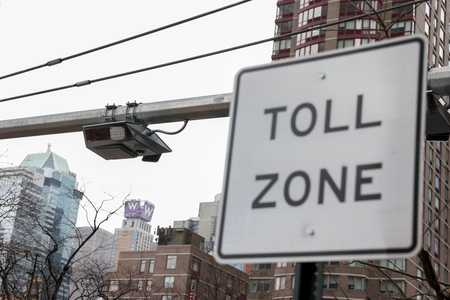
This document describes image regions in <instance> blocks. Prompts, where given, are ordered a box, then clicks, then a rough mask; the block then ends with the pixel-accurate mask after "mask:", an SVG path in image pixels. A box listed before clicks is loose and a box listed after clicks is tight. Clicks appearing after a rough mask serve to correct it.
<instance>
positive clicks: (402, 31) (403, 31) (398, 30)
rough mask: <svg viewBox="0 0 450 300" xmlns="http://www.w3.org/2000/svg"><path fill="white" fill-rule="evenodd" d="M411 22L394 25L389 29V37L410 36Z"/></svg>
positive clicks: (411, 30) (400, 22) (411, 31)
mask: <svg viewBox="0 0 450 300" xmlns="http://www.w3.org/2000/svg"><path fill="white" fill-rule="evenodd" d="M411 25H412V21H411V20H408V21H399V22H396V23H394V25H392V27H391V35H392V36H399V35H410V34H412V33H413V28H412V26H411Z"/></svg>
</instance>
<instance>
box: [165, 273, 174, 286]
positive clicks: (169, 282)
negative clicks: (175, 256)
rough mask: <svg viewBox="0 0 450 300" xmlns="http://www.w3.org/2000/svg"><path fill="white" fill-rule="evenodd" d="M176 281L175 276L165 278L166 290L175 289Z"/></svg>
mask: <svg viewBox="0 0 450 300" xmlns="http://www.w3.org/2000/svg"><path fill="white" fill-rule="evenodd" d="M174 279H175V277H173V276H164V288H173V281H174Z"/></svg>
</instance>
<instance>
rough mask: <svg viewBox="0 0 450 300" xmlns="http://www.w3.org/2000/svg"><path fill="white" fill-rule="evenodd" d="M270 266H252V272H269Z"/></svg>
mask: <svg viewBox="0 0 450 300" xmlns="http://www.w3.org/2000/svg"><path fill="white" fill-rule="evenodd" d="M270 268H271V264H253V265H252V270H253V271H258V270H270Z"/></svg>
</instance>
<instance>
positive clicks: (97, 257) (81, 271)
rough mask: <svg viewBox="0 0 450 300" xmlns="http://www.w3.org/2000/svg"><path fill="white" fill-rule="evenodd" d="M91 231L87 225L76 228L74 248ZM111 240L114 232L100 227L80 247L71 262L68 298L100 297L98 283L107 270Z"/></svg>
mask: <svg viewBox="0 0 450 300" xmlns="http://www.w3.org/2000/svg"><path fill="white" fill-rule="evenodd" d="M91 233H92V228H91V227H89V226H86V227H79V228H77V235H78V237H77V238H75V239H74V248H78V246H79V245H80V244H81V243H83V242H84V241H85V240H86V238H88V236H89V235H90V234H91ZM113 241H114V234H113V233H111V232H109V231H107V230H104V229H101V228H100V229H99V230H98V231H97V232H95V233H94V235H93V236H92V237H91V238H90V239H89V240H88V241H87V243H86V244H85V245H84V246H83V247H82V248H81V249H80V251H79V252H78V254H77V255H76V256H75V259H74V263H73V271H72V277H71V279H72V281H71V284H70V299H80V298H92V297H100V292H101V291H102V290H101V285H99V283H101V278H103V277H104V276H105V275H106V272H107V271H109V264H110V257H111V252H112V246H113ZM87 274H89V275H90V276H86V275H87ZM75 283H76V284H75ZM99 288H100V289H99ZM88 296H89V297H88Z"/></svg>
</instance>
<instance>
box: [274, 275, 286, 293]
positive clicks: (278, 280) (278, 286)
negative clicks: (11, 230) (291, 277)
mask: <svg viewBox="0 0 450 300" xmlns="http://www.w3.org/2000/svg"><path fill="white" fill-rule="evenodd" d="M285 288H286V277H285V276H283V277H275V290H276V291H281V290H284V289H285Z"/></svg>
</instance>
